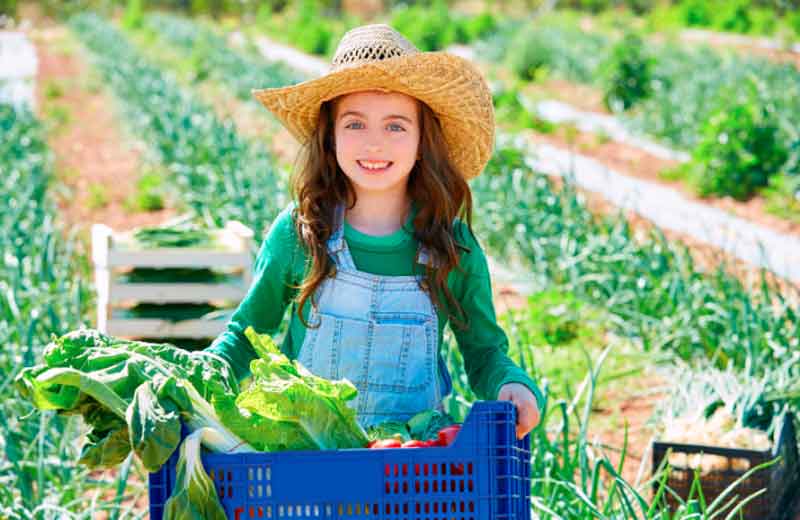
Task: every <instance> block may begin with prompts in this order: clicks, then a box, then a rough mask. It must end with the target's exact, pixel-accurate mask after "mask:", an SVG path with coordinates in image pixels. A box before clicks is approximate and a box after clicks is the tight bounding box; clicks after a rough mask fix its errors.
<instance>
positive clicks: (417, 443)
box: [401, 439, 427, 448]
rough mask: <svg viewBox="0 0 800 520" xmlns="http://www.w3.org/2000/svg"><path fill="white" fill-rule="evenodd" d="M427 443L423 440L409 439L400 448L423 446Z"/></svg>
mask: <svg viewBox="0 0 800 520" xmlns="http://www.w3.org/2000/svg"><path fill="white" fill-rule="evenodd" d="M426 446H427V445H426V443H425V441H418V440H416V439H412V440H410V441H406V442H404V443H403V445H402V446H401V448H425V447H426Z"/></svg>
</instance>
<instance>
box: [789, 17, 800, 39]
mask: <svg viewBox="0 0 800 520" xmlns="http://www.w3.org/2000/svg"><path fill="white" fill-rule="evenodd" d="M786 22H787V23H788V24H789V27H791V28H792V30H793V31H794V33H795V34H796V35H797V36H800V11H795V12H793V13H790V14H788V15H787V16H786Z"/></svg>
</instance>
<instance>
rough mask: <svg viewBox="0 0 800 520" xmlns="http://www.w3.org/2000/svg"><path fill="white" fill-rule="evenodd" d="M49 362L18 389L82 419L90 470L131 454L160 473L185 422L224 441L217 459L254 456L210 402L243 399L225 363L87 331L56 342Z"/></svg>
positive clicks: (39, 403)
mask: <svg viewBox="0 0 800 520" xmlns="http://www.w3.org/2000/svg"><path fill="white" fill-rule="evenodd" d="M43 358H44V363H43V364H40V365H36V366H33V367H28V368H26V369H24V370H23V371H21V372H20V374H19V375H18V376H17V378H16V385H17V388H18V389H19V391H20V393H21V394H22V396H23V397H25V398H27V399H29V400H30V401H31V402H33V404H34V405H35V406H36V407H38V408H40V409H42V410H58V411H60V412H61V413H64V414H80V415H82V416H83V419H84V421H85V422H86V423H87V424H88V425H89V426H90V427H91V431H90V433H89V436H88V442H87V443H86V445H85V446H84V448H83V452H82V454H81V459H80V460H81V461H82V462H84V463H86V464H87V465H89V466H90V467H109V466H113V465H115V464H118V463H119V462H120V461H122V460H124V458H125V457H126V456H127V454H128V453H129V452H130V450H131V449H133V451H134V452H136V454H137V456H138V457H139V458H140V459H141V461H142V463H143V464H144V466H145V468H147V469H148V470H150V471H155V470H157V469H158V468H159V467H161V465H162V464H163V463H164V462H165V461H166V460H167V459H168V458H169V456H170V455H171V454H172V452H173V451H174V450H175V448H176V447H177V446H178V443H179V442H180V421H181V419H183V420H184V421H185V422H186V423H187V424H188V425H189V427H190V429H192V430H194V429H198V428H200V427H203V426H212V427H214V428H216V429H218V430H219V431H220V432H222V433H224V435H225V436H224V438H223V439H222V440H221V442H220V443H219V444H218V445H216V446H214V447H215V448H216V449H217V450H218V451H223V450H230V449H232V448H237V449H239V450H245V449H247V448H249V446H247V445H246V444H245V443H243V442H242V441H241V439H240V438H238V437H237V436H236V435H235V434H233V433H232V432H231V431H230V430H228V429H227V428H225V426H223V424H222V422H221V421H220V420H219V418H218V417H217V415H216V413H215V411H214V408H213V406H212V404H211V403H210V401H209V400H212V399H213V398H214V397H221V396H229V398H231V399H232V398H233V396H235V395H236V394H237V393H238V388H239V387H238V383H237V381H236V379H235V377H234V375H233V372H232V371H231V369H230V366H229V365H228V363H227V362H226V361H225V360H223V359H221V358H218V357H216V356H214V355H209V354H207V355H196V354H191V353H189V352H185V351H183V350H181V349H178V348H177V347H174V346H172V345H168V344H155V343H144V342H139V341H126V340H120V339H117V338H113V337H110V336H106V335H104V334H101V333H100V332H97V331H95V330H86V329H82V330H77V331H73V332H70V333H68V334H65V335H64V336H61V337H60V338H54V339H53V341H52V342H51V343H50V344H49V345H48V346H47V347H46V348H45V351H44V354H43ZM125 440H127V442H125ZM250 449H252V448H250Z"/></svg>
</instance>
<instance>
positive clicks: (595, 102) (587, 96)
mask: <svg viewBox="0 0 800 520" xmlns="http://www.w3.org/2000/svg"><path fill="white" fill-rule="evenodd" d="M522 91H523V92H524V93H525V95H527V96H530V97H531V99H556V100H558V101H561V102H563V103H568V104H570V105H572V106H574V107H575V108H579V109H581V110H583V111H585V112H594V113H597V114H604V115H609V112H608V109H607V108H606V107H605V105H604V104H603V93H602V92H600V91H599V90H597V89H596V88H594V87H591V86H588V85H579V84H577V83H571V82H569V81H567V80H564V79H556V78H551V79H547V80H546V81H543V82H540V83H529V84H527V85H525V86H524V87H523V89H522Z"/></svg>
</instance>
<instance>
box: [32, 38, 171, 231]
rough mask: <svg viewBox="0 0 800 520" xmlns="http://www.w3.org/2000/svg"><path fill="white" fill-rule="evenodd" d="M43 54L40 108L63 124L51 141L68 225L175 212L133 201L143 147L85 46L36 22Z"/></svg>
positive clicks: (142, 219) (145, 219)
mask: <svg viewBox="0 0 800 520" xmlns="http://www.w3.org/2000/svg"><path fill="white" fill-rule="evenodd" d="M31 39H32V40H33V41H34V43H35V45H36V50H37V53H38V56H39V71H38V82H37V88H36V97H37V106H38V107H39V111H40V116H41V117H42V119H44V120H45V121H49V122H50V124H53V122H54V121H60V123H57V127H56V128H54V131H51V132H49V136H48V144H49V145H50V148H51V149H52V150H53V154H54V157H55V171H56V172H57V176H58V181H59V183H60V184H61V185H62V186H60V187H59V189H58V192H59V194H60V195H59V197H58V199H57V203H58V207H59V210H60V212H61V216H62V218H63V222H64V224H65V226H66V228H68V229H76V230H77V231H78V232H79V234H80V235H82V236H87V235H88V233H89V229H90V228H91V225H92V224H93V223H95V222H102V223H104V224H106V225H108V226H110V227H111V228H112V229H115V230H126V229H131V228H133V227H136V226H141V225H151V224H157V223H160V222H162V221H164V220H166V219H167V218H169V217H170V216H173V215H174V210H172V209H170V208H166V209H164V210H161V211H154V212H144V211H139V210H136V209H129V208H128V207H126V206H127V205H126V201H127V200H128V199H129V198H130V197H131V196H132V195H134V194H135V193H136V182H137V180H138V178H139V173H140V168H141V164H142V151H141V149H140V147H139V145H137V144H136V143H135V142H134V141H133V139H131V138H130V137H129V136H127V135H126V134H125V131H124V128H123V123H122V121H121V118H120V117H119V116H118V114H117V111H116V109H115V108H116V103H115V100H114V99H113V98H112V97H111V95H110V94H109V93H108V92H107V91H106V90H105V89H104V88H103V87H102V82H101V80H99V79H98V78H97V76H96V75H95V74H96V73H94V71H92V70H91V69H90V67H89V66H88V62H87V60H86V57H85V56H84V54H83V49H82V48H81V46H80V44H79V43H78V42H77V41H76V39H75V38H74V36H73V35H72V34H71V33H70V32H69V31H68V30H67V29H66V28H65V27H63V26H59V25H50V24H48V25H46V26H43V27H42V26H38V27H34V29H33V30H32V31H31Z"/></svg>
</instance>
